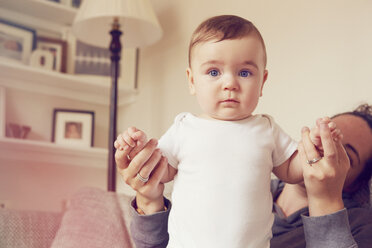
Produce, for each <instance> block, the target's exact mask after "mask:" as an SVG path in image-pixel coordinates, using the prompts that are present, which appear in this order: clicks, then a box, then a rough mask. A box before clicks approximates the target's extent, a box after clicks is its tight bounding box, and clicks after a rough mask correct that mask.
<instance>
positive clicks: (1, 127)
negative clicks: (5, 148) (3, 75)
mask: <svg viewBox="0 0 372 248" xmlns="http://www.w3.org/2000/svg"><path fill="white" fill-rule="evenodd" d="M5 107H6V105H5V88H4V87H1V86H0V137H5V109H6V108H5Z"/></svg>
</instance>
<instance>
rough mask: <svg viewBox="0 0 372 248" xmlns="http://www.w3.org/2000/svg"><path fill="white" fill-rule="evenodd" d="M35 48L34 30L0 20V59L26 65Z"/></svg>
mask: <svg viewBox="0 0 372 248" xmlns="http://www.w3.org/2000/svg"><path fill="white" fill-rule="evenodd" d="M35 46H36V30H34V29H32V28H29V27H25V26H22V25H20V24H16V23H12V22H9V21H6V20H3V19H0V57H2V58H4V59H10V60H12V61H17V62H21V63H24V64H28V62H29V59H30V55H31V52H32V50H34V49H35Z"/></svg>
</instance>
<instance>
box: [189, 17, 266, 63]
mask: <svg viewBox="0 0 372 248" xmlns="http://www.w3.org/2000/svg"><path fill="white" fill-rule="evenodd" d="M252 32H253V34H254V35H257V37H258V39H259V40H260V42H261V44H262V47H263V50H264V66H265V67H266V61H267V58H266V47H265V42H264V40H263V38H262V36H261V34H260V32H259V31H258V29H257V28H256V26H255V25H254V24H253V23H252V22H250V21H248V20H246V19H244V18H241V17H239V16H234V15H220V16H215V17H211V18H209V19H207V20H205V21H204V22H202V23H201V24H200V25H199V26H198V27H197V28H196V30H195V31H194V33H193V34H192V36H191V40H190V45H189V66H190V67H191V52H192V49H193V48H194V47H195V46H196V45H197V44H199V43H201V42H206V41H209V40H212V39H217V41H216V42H219V41H223V40H229V39H239V38H243V37H245V36H248V35H249V34H251V33H252Z"/></svg>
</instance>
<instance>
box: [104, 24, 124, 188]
mask: <svg viewBox="0 0 372 248" xmlns="http://www.w3.org/2000/svg"><path fill="white" fill-rule="evenodd" d="M110 34H111V37H112V39H111V43H110V52H111V94H110V131H109V146H108V147H109V155H108V185H107V190H108V191H115V190H116V164H115V148H114V142H115V139H116V115H117V99H118V77H119V69H120V66H119V65H120V52H121V44H120V35H121V34H122V33H121V31H120V30H119V20H118V19H117V18H115V20H114V23H113V25H112V30H111V32H110Z"/></svg>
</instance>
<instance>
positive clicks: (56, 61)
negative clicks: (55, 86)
mask: <svg viewBox="0 0 372 248" xmlns="http://www.w3.org/2000/svg"><path fill="white" fill-rule="evenodd" d="M37 48H38V49H42V50H46V51H48V52H50V53H51V54H52V55H53V67H52V68H53V70H55V71H60V72H66V69H67V64H66V63H67V42H66V41H64V40H60V39H55V38H49V37H44V36H38V37H37Z"/></svg>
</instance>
